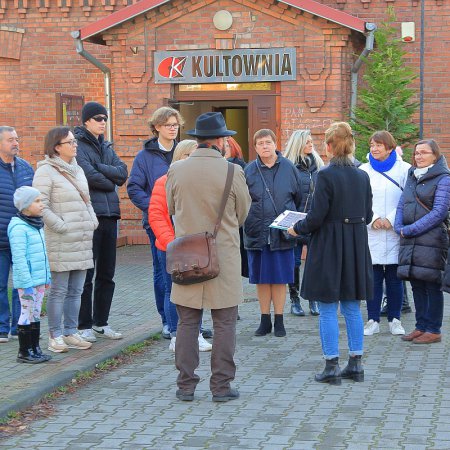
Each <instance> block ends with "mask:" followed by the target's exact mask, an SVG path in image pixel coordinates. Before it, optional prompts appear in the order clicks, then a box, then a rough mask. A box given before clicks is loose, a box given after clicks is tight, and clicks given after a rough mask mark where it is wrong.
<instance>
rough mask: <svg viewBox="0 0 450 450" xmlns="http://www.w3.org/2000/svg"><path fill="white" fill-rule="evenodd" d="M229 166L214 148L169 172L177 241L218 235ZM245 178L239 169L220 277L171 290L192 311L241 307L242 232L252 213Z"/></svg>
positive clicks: (224, 229) (221, 236) (221, 239)
mask: <svg viewBox="0 0 450 450" xmlns="http://www.w3.org/2000/svg"><path fill="white" fill-rule="evenodd" d="M227 169H228V162H227V161H226V160H225V159H224V158H223V157H222V156H221V154H220V153H219V152H218V151H217V150H214V149H212V148H199V149H197V150H195V151H194V152H193V153H192V154H191V156H190V157H189V158H188V159H186V160H183V161H177V162H176V163H174V164H172V166H171V167H170V169H169V172H168V176H167V182H166V194H167V205H168V207H169V214H170V215H172V216H175V217H174V223H175V236H176V237H180V236H185V235H187V234H194V233H201V232H203V231H209V232H211V233H212V232H213V231H214V225H215V223H216V221H217V218H218V214H219V206H220V201H221V199H222V194H223V190H224V187H225V180H226V177H227ZM250 203H251V198H250V195H249V193H248V188H247V184H246V182H245V177H244V172H243V170H242V168H241V167H239V166H238V165H235V166H234V178H233V183H232V186H231V191H230V194H229V197H228V201H227V204H226V206H225V211H224V214H223V218H222V223H221V226H220V229H219V232H218V234H217V250H218V257H219V267H220V274H219V276H218V277H217V278H214V279H212V280H209V281H205V282H204V283H199V284H192V285H189V286H181V285H178V284H175V283H174V284H173V285H172V301H173V303H175V304H177V305H182V306H187V307H189V308H195V309H201V308H207V309H221V308H230V307H232V306H236V305H238V304H239V303H242V300H243V292H242V278H241V256H240V250H239V227H240V226H241V225H242V224H243V223H244V221H245V218H246V217H247V214H248V211H249V209H250Z"/></svg>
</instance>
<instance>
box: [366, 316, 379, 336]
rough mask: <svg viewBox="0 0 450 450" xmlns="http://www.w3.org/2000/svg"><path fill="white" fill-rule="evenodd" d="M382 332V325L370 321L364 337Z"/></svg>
mask: <svg viewBox="0 0 450 450" xmlns="http://www.w3.org/2000/svg"><path fill="white" fill-rule="evenodd" d="M379 332H380V324H379V323H378V322H375V321H374V320H372V319H370V320H369V321H368V322H367V323H366V324H365V325H364V336H372V334H376V333H379Z"/></svg>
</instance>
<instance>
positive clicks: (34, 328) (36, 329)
mask: <svg viewBox="0 0 450 450" xmlns="http://www.w3.org/2000/svg"><path fill="white" fill-rule="evenodd" d="M30 327H31V348H32V349H33V352H34V354H35V356H39V358H42V359H43V360H44V361H50V360H51V359H52V357H51V356H50V355H46V354H45V353H42V349H41V347H40V345H39V336H40V335H41V322H32V323H31V325H30Z"/></svg>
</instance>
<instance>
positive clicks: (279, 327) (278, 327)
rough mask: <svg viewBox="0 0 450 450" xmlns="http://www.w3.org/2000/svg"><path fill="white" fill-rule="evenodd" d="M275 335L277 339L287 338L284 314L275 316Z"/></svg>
mask: <svg viewBox="0 0 450 450" xmlns="http://www.w3.org/2000/svg"><path fill="white" fill-rule="evenodd" d="M273 334H274V335H275V336H276V337H284V336H286V330H285V328H284V323H283V314H275V321H274V323H273Z"/></svg>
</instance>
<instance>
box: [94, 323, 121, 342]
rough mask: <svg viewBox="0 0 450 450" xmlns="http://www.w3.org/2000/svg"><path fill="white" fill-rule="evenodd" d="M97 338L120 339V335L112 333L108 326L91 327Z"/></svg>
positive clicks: (115, 332)
mask: <svg viewBox="0 0 450 450" xmlns="http://www.w3.org/2000/svg"><path fill="white" fill-rule="evenodd" d="M92 329H93V330H94V331H95V333H96V334H97V336H99V337H103V338H107V339H122V338H123V336H122V333H118V332H117V331H114V330H113V329H112V328H111V327H110V326H109V325H106V326H104V327H92Z"/></svg>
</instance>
